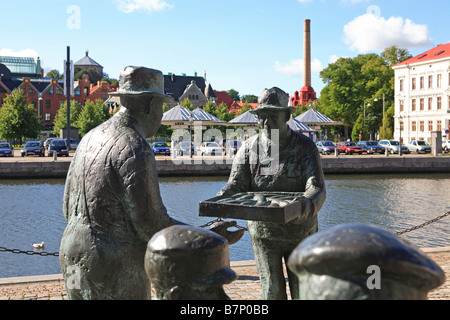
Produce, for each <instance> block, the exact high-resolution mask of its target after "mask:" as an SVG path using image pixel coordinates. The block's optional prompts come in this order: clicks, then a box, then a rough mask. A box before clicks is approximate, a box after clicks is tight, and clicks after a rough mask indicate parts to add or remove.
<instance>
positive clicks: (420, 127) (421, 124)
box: [419, 121, 425, 132]
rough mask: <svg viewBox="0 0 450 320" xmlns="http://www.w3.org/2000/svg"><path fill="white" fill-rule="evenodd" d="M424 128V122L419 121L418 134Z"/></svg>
mask: <svg viewBox="0 0 450 320" xmlns="http://www.w3.org/2000/svg"><path fill="white" fill-rule="evenodd" d="M424 127H425V121H420V122H419V130H420V132H423V131H424Z"/></svg>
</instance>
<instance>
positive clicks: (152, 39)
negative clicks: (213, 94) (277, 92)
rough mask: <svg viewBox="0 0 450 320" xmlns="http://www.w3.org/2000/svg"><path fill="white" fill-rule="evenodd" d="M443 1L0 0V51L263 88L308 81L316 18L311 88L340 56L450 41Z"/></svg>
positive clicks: (55, 64) (46, 62)
mask: <svg viewBox="0 0 450 320" xmlns="http://www.w3.org/2000/svg"><path fill="white" fill-rule="evenodd" d="M449 9H450V2H448V1H447V0H428V1H417V0H389V1H384V0H378V1H377V0H277V1H268V0H260V1H256V0H226V1H224V0H90V1H87V0H41V1H35V0H22V1H5V0H3V1H2V4H1V16H2V19H1V20H0V31H1V34H2V38H1V41H0V55H13V56H39V57H40V59H41V61H42V64H43V66H44V67H45V70H46V71H48V70H50V69H58V70H59V71H61V72H62V71H63V60H64V59H65V58H66V47H67V46H70V48H71V59H72V60H74V61H77V60H79V59H81V58H82V57H83V56H84V54H85V51H86V50H89V56H90V57H91V58H93V59H94V60H96V61H97V62H98V63H100V64H101V65H102V66H103V67H104V71H105V72H106V73H108V74H109V76H110V77H112V78H119V74H120V70H121V69H122V68H123V67H125V66H127V65H136V66H137V65H139V66H146V67H150V68H155V69H159V70H161V71H162V72H163V73H164V74H167V73H169V72H172V73H175V74H182V73H186V74H187V75H193V74H194V73H195V72H197V73H198V74H199V75H203V72H204V71H206V77H207V80H208V81H209V82H210V83H211V85H212V87H213V88H214V89H215V90H219V91H221V90H229V89H235V90H237V91H239V93H241V95H243V94H254V95H259V93H260V92H261V91H262V90H263V89H264V88H270V87H273V86H278V87H280V88H281V89H283V90H284V91H286V92H287V93H290V94H292V93H293V92H294V91H296V90H299V89H300V88H301V87H302V85H303V83H302V82H303V78H302V63H301V60H302V59H303V21H304V20H305V19H310V20H311V41H312V48H311V51H312V52H311V54H312V60H313V63H312V71H313V72H312V85H313V87H314V89H315V90H316V92H317V93H318V94H319V93H320V90H321V89H322V88H323V86H324V84H323V83H322V81H321V79H320V77H319V72H320V70H321V69H323V68H326V67H327V65H328V64H329V63H330V61H335V59H337V58H338V57H355V56H357V55H358V54H360V53H369V52H375V53H380V52H381V51H382V50H383V49H384V48H386V47H388V46H390V45H392V44H397V45H398V46H400V47H402V48H407V49H408V50H409V51H410V53H411V54H413V55H416V54H419V53H421V52H423V51H426V50H428V49H430V48H432V47H433V46H435V45H437V44H441V43H448V42H450V34H449V30H450V19H448V12H449V11H450V10H449Z"/></svg>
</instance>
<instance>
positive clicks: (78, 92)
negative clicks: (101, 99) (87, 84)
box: [74, 87, 81, 96]
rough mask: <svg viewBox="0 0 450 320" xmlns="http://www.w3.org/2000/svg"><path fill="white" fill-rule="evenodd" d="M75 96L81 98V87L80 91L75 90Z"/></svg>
mask: <svg viewBox="0 0 450 320" xmlns="http://www.w3.org/2000/svg"><path fill="white" fill-rule="evenodd" d="M74 95H76V96H79V95H81V88H80V87H78V89H77V90H75V93H74Z"/></svg>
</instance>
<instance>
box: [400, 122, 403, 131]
mask: <svg viewBox="0 0 450 320" xmlns="http://www.w3.org/2000/svg"><path fill="white" fill-rule="evenodd" d="M400 130H402V131H403V130H404V129H403V121H400Z"/></svg>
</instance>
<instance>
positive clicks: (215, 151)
mask: <svg viewBox="0 0 450 320" xmlns="http://www.w3.org/2000/svg"><path fill="white" fill-rule="evenodd" d="M200 154H201V155H202V156H214V155H222V148H221V147H220V146H219V144H218V143H217V142H203V143H202V145H201V146H200Z"/></svg>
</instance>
